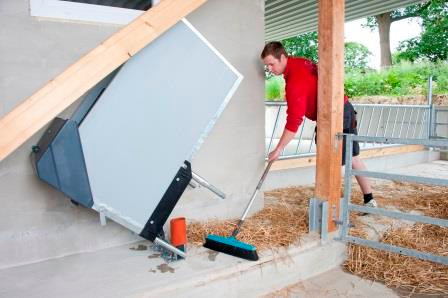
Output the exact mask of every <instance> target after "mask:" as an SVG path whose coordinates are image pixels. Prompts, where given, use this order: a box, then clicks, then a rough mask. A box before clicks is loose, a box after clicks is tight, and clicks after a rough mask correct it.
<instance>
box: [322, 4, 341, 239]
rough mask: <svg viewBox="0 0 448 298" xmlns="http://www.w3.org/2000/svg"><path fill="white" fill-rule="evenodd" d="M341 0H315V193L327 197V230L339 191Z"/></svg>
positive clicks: (331, 227) (334, 226)
mask: <svg viewBox="0 0 448 298" xmlns="http://www.w3.org/2000/svg"><path fill="white" fill-rule="evenodd" d="M344 5H345V3H344V0H319V28H318V33H319V37H318V41H319V50H318V52H319V65H318V67H319V69H318V72H319V81H318V103H317V111H318V113H317V123H318V125H317V157H316V163H317V167H316V188H315V197H316V198H319V199H324V200H328V207H329V212H328V216H329V218H328V230H329V231H330V232H332V231H334V230H336V225H335V224H334V222H333V220H332V218H333V216H334V214H333V208H336V216H338V214H339V200H340V191H341V158H342V156H341V155H342V142H341V141H340V140H338V139H337V138H336V134H337V133H340V132H342V118H343V108H344V105H343V98H344V13H345V11H344Z"/></svg>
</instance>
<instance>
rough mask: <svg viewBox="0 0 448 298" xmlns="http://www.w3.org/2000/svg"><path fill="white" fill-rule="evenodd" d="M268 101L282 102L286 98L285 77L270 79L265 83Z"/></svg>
mask: <svg viewBox="0 0 448 298" xmlns="http://www.w3.org/2000/svg"><path fill="white" fill-rule="evenodd" d="M265 94H266V100H268V101H282V100H284V98H285V81H284V80H283V77H281V76H277V77H270V78H268V79H267V80H266V83H265Z"/></svg>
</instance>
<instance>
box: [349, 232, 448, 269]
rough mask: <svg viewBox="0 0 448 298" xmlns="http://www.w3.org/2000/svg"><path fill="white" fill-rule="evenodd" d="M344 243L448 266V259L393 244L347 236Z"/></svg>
mask: <svg viewBox="0 0 448 298" xmlns="http://www.w3.org/2000/svg"><path fill="white" fill-rule="evenodd" d="M342 241H346V242H351V243H355V244H359V245H364V246H368V247H372V248H375V249H381V250H385V251H390V252H394V253H398V254H402V255H405V256H410V257H415V258H419V259H422V260H426V261H431V262H437V263H441V264H444V265H448V257H444V256H438V255H434V254H430V253H425V252H421V251H418V250H415V249H411V248H405V247H400V246H395V245H391V244H386V243H381V242H377V241H372V240H367V239H362V238H359V237H354V236H346V237H343V239H342Z"/></svg>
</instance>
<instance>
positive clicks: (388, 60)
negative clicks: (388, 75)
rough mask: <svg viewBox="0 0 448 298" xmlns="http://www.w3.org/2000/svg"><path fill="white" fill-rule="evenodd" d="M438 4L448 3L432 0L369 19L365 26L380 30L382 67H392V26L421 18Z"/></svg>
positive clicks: (441, 0) (443, 0) (444, 0)
mask: <svg viewBox="0 0 448 298" xmlns="http://www.w3.org/2000/svg"><path fill="white" fill-rule="evenodd" d="M436 2H437V3H439V2H446V0H431V1H427V2H424V3H419V4H415V5H411V6H408V7H406V8H400V9H397V10H394V11H389V12H385V13H382V14H379V15H376V16H373V17H368V18H367V23H366V24H365V26H366V27H369V28H371V29H372V30H374V29H376V28H378V33H379V36H380V49H381V67H383V68H384V67H388V66H391V65H392V55H391V51H390V26H391V24H392V23H393V22H396V21H400V20H403V19H407V18H413V17H421V16H422V15H424V14H425V13H426V10H427V8H428V7H429V6H430V5H432V3H436Z"/></svg>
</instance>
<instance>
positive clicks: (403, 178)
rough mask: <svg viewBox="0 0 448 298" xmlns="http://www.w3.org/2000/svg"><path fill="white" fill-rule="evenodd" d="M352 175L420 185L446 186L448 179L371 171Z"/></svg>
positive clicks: (355, 171) (355, 172)
mask: <svg viewBox="0 0 448 298" xmlns="http://www.w3.org/2000/svg"><path fill="white" fill-rule="evenodd" d="M352 175H353V176H363V177H370V178H377V179H384V180H396V181H407V182H416V183H421V184H431V185H440V186H448V179H438V178H428V177H420V176H409V175H401V174H388V173H381V172H371V171H357V170H353V171H352Z"/></svg>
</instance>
